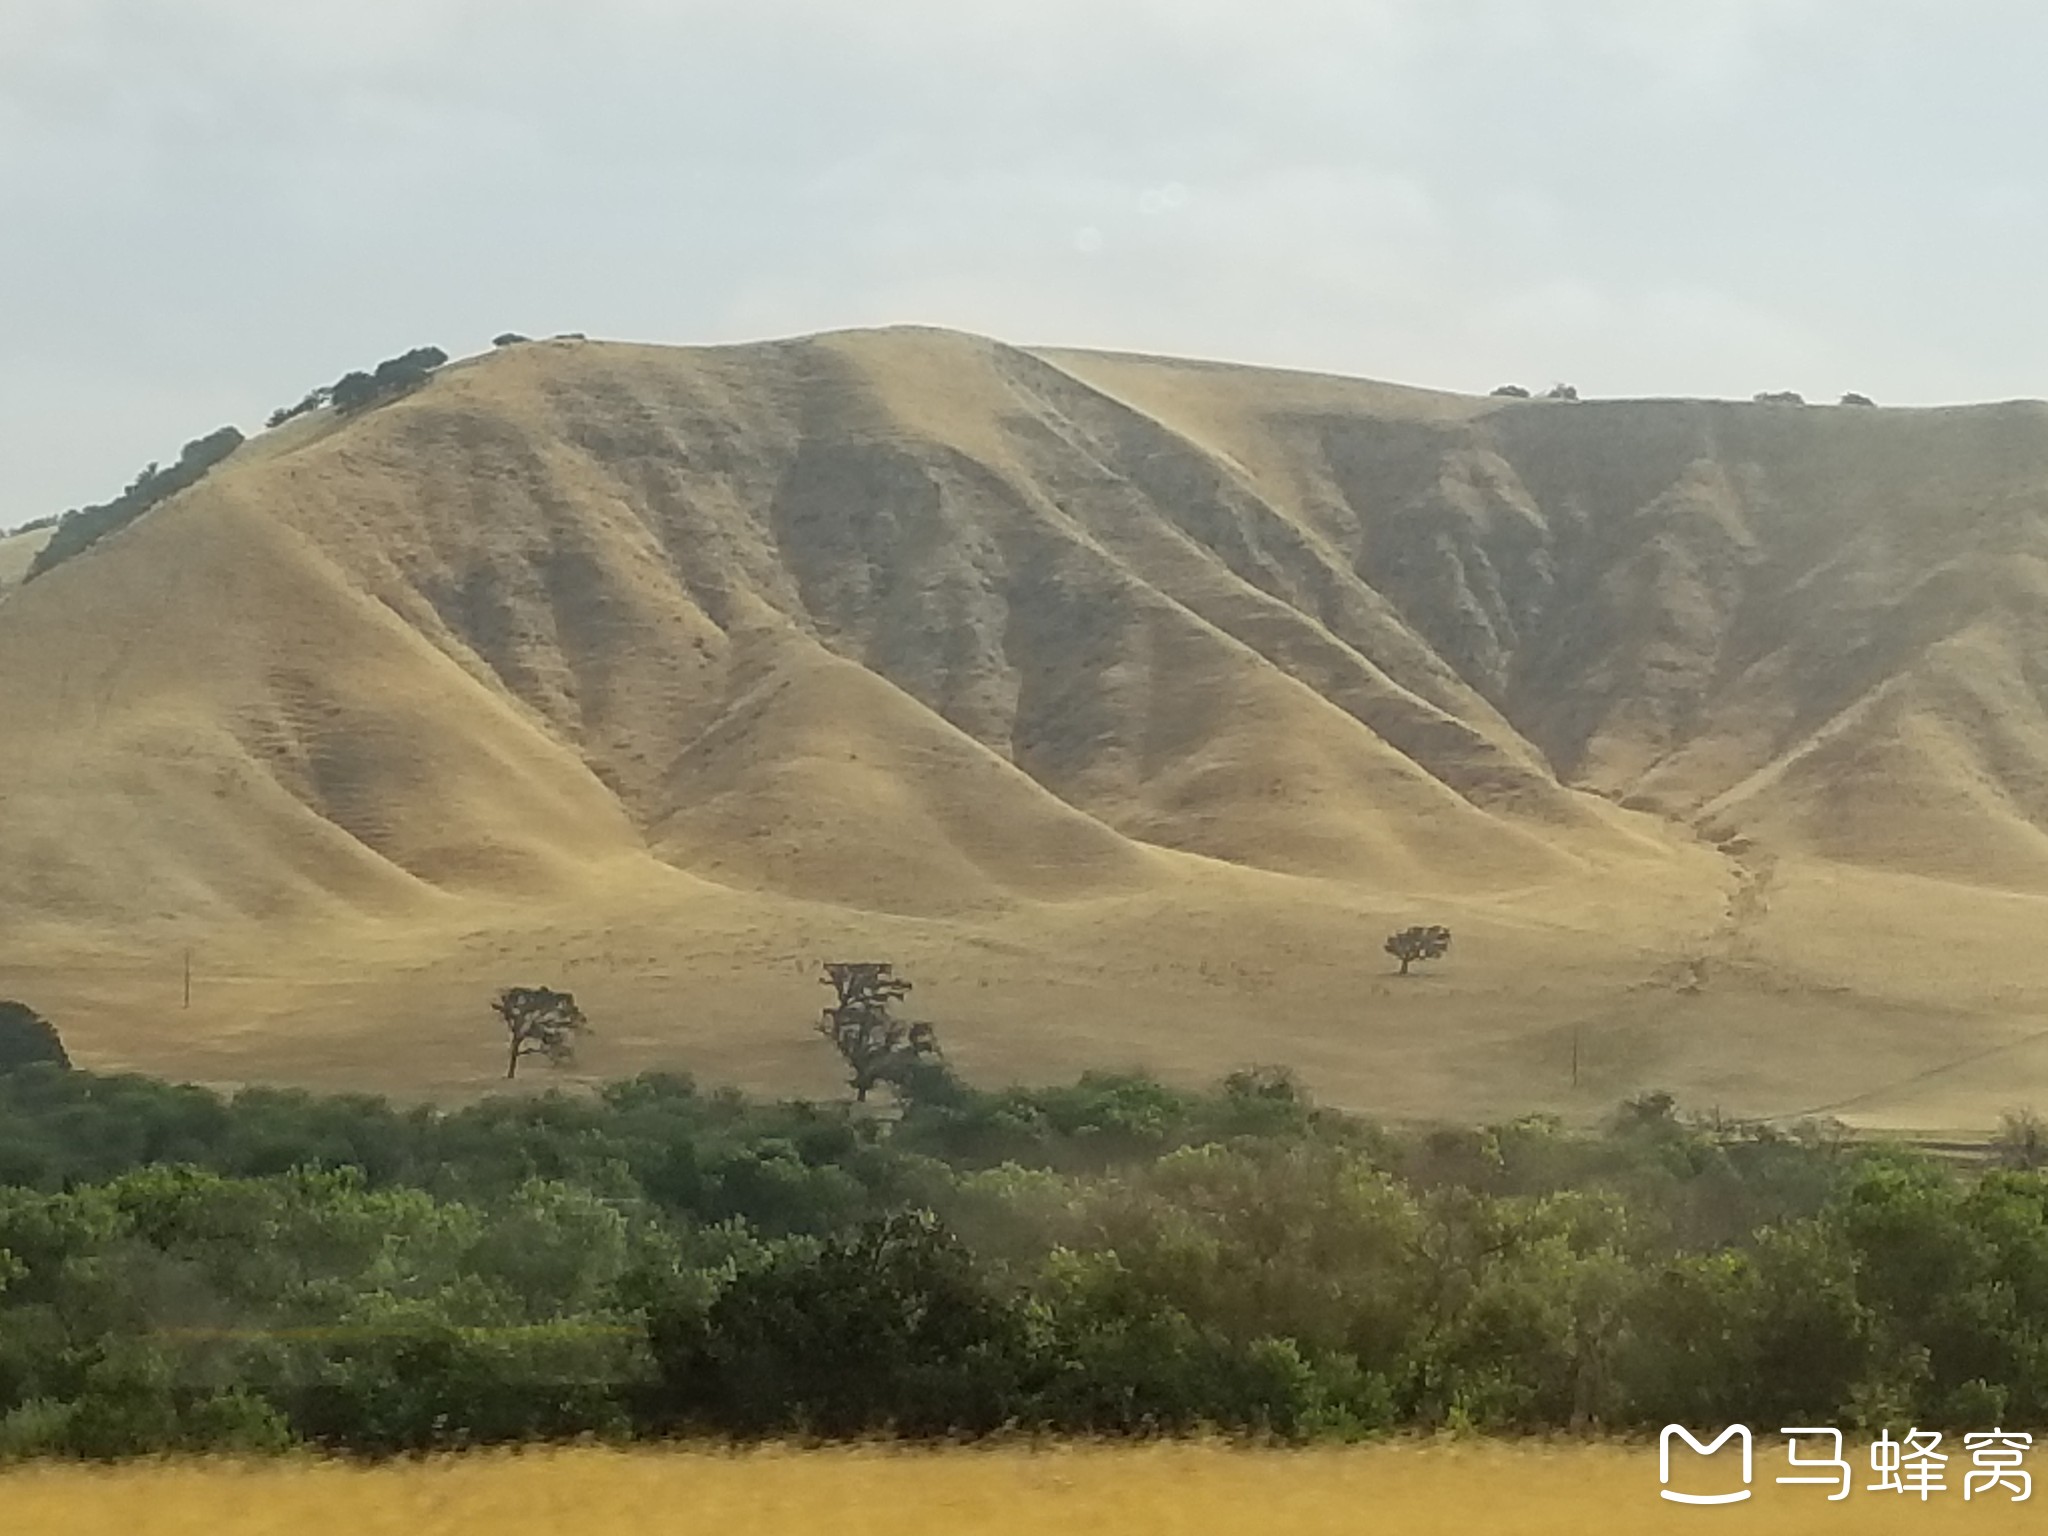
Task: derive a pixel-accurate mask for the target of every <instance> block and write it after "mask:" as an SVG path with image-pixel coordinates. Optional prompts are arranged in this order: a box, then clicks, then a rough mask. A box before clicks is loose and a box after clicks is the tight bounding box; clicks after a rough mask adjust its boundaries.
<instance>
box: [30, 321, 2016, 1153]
mask: <svg viewBox="0 0 2048 1536" xmlns="http://www.w3.org/2000/svg"><path fill="white" fill-rule="evenodd" d="M14 542H15V541H11V540H10V541H5V542H0V591H5V587H6V583H7V581H8V580H9V577H8V575H7V572H8V570H9V568H10V562H12V561H13V557H14V555H15V554H16V553H17V551H15V550H14V548H13V545H14ZM2043 656H2048V407H2043V406H2039V405H2032V404H2016V405H2005V406H1987V407H1976V408H1969V409H1960V410H1946V411H1891V410H1876V409H1863V408H1835V407H1818V408H1797V407H1789V406H1766V405H1748V404H1744V405H1734V404H1717V403H1707V402H1693V401H1631V402H1612V403H1606V402H1589V403H1586V404H1581V405H1567V404H1561V403H1552V402H1534V401H1509V400H1495V399H1472V398H1467V397H1462V396H1451V395H1442V394H1434V393H1428V392H1422V391H1415V390H1406V389H1400V388H1395V387H1392V386H1387V385H1380V384H1372V383H1367V382H1363V381H1358V380H1349V379H1337V378H1325V377H1317V376H1311V375H1302V374H1287V373H1278V372H1273V371H1264V370H1254V369H1247V368H1236V367H1228V366H1223V365H1216V364H1206V363H1192V362H1179V361H1168V360H1162V359H1151V358H1138V357H1127V356H1110V355H1103V354H1090V353H1076V352H1063V351H1036V352H1033V351H1026V350H1022V349H1019V348H1015V347H1010V346H1005V345H1002V344H999V343H996V342H992V341H987V340H983V339H979V338H975V337H969V336H963V335H957V334H953V333H947V332H940V331H928V330H914V329H904V330H891V331H881V332H862V333H849V334H841V335H831V336H824V337H818V338H810V339H803V340H796V341H787V342H777V343H769V344H763V345H756V346H746V347H730V348H710V349H676V348H657V347H639V346H622V345H611V344H595V343H580V342H569V341H562V342H549V343H535V344H529V345H523V346H516V347H511V348H507V349H504V350H502V351H499V352H496V353H493V354H492V355H490V356H487V357H484V358H479V359H475V360H472V361H470V362H466V363H462V364H458V365H455V366H453V367H450V368H448V369H446V370H444V371H443V372H442V373H441V374H440V375H439V376H438V377H436V378H435V379H434V380H433V381H432V382H431V383H430V384H429V385H427V386H426V387H425V388H423V389H420V390H418V391H416V392H415V393H413V394H411V395H409V396H407V397H405V398H403V399H401V400H398V401H396V402H394V403H391V404H388V405H385V406H382V407H379V408H377V409H374V410H371V411H369V412H367V413H364V414H362V415H360V416H356V417H352V418H349V419H346V420H336V419H334V417H333V416H332V414H331V413H330V412H326V411H322V412H319V413H315V414H314V415H312V416H309V417H305V418H301V419H299V420H296V421H294V422H291V423H289V424H288V425H286V426H284V427H282V428H279V429H277V430H275V431H272V432H270V433H267V434H265V435H263V436H261V437H259V438H257V439H255V440H254V441H252V442H251V443H249V444H248V445H247V446H245V447H244V448H243V449H242V450H241V451H240V452H239V453H237V454H236V455H235V456H234V457H233V458H232V459H231V460H229V461H228V462H227V463H226V464H225V465H223V466H221V467H220V468H218V469H217V470H215V471H214V472H213V474H211V475H210V476H209V477H208V478H207V479H206V480H204V481H202V482H201V483H200V484H199V485H198V486H196V487H194V488H193V489H191V490H189V491H187V492H185V493H184V494H182V495H180V496H178V497H176V498H175V499H173V500H172V501H171V502H169V503H167V504H166V505H165V506H163V507H162V508H160V509H158V510H156V511H154V512H152V513H150V514H149V515H147V516H146V517H144V518H143V519H141V520H140V521H139V522H138V523H136V524H135V525H134V526H133V527H131V528H129V529H127V530H125V531H123V532H121V533H119V534H117V535H115V536H113V537H111V538H109V539H107V540H106V541H105V542H104V543H103V544H101V545H100V546H98V547H97V548H95V549H93V550H91V551H89V552H87V553H86V554H84V555H81V556H79V557H77V558H75V559H72V560H70V561H68V562H67V563H65V564H64V565H62V566H60V567H58V568H57V569H56V570H54V571H52V572H50V573H49V574H47V575H45V576H43V577H40V578H38V579H37V580H36V581H34V582H32V583H30V584H28V585H26V586H24V587H19V588H18V589H16V590H13V591H11V592H6V595H5V596H4V598H0V720H5V721H6V729H5V731H4V732H0V796H4V798H0V925H4V926H0V992H10V993H18V994H20V995H23V996H25V997H28V998H29V999H30V1000H32V1001H34V1002H35V1003H36V1004H37V1005H38V1006H40V1007H42V1008H43V1009H44V1010H45V1011H46V1012H49V1013H51V1014H53V1015H55V1016H57V1017H58V1018H59V1019H60V1022H61V1023H62V1024H63V1025H64V1027H65V1028H66V1032H67V1036H68V1038H70V1039H71V1041H72V1042H73V1044H74V1048H75V1051H76V1054H78V1055H79V1056H80V1057H81V1058H82V1059H83V1060H85V1061H86V1062H88V1063H90V1064H94V1065H106V1066H117V1065H118V1066H133V1067H138V1068H143V1069H147V1070H152V1071H160V1072H166V1073H175V1074H178V1075H186V1076H195V1077H199V1078H202V1079H206V1080H213V1081H220V1082H236V1081H245V1080H257V1079H267V1080H290V1081H303V1082H313V1083H320V1084H325V1085H350V1086H367V1087H375V1088H378V1089H383V1090H389V1091H396V1092H404V1093H422V1094H429V1093H431V1094H456V1093H463V1092H470V1091H475V1090H478V1089H480V1088H484V1087H487V1086H488V1085H489V1083H490V1081H491V1078H492V1074H493V1072H494V1071H495V1070H496V1066H497V1062H496V1052H495V1049H494V1042H493V1040H492V1038H491V1036H492V1029H493V1027H494V1026H493V1021H492V1020H491V1018H490V1016H489V1014H488V1013H487V1012H486V1011H485V1008H484V1002H485V999H486V998H487V996H488V993H489V991H490V990H491V989H492V988H493V987H495V986H497V985H502V984H506V983H512V982H528V981H551V982H554V983H555V984H559V985H567V986H571V987H573V988H575V990H576V991H577V993H578V995H579V996H580V997H582V998H583V999H584V1001H585V1003H586V1005H587V1006H588V1007H589V1008H590V1010H591V1012H592V1014H593V1016H594V1018H595V1019H596V1021H597V1024H598V1027H599V1030H600V1031H601V1033H600V1035H599V1037H598V1039H597V1041H596V1042H594V1044H593V1046H592V1048H591V1050H590V1051H589V1052H588V1055H587V1061H586V1065H587V1068H588V1070H589V1071H591V1072H594V1073H604V1074H611V1073H616V1072H623V1071H631V1070H637V1069H639V1068H642V1067H648V1066H655V1065H664V1066H674V1067H683V1068H688V1069H691V1070H695V1071H697V1072H699V1073H700V1074H702V1075H704V1076H706V1077H711V1078H719V1079H735V1080H739V1081H742V1082H746V1083H749V1084H752V1085H755V1086H760V1087H770V1088H779V1089H787V1090H791V1091H801V1092H829V1091H831V1088H832V1085H833V1081H834V1074H833V1069H832V1063H831V1061H830V1057H829V1052H828V1051H826V1049H825V1047H824V1046H823V1045H822V1044H821V1043H819V1042H818V1041H816V1040H815V1039H814V1038H813V1037H811V1036H809V1035H808V1034H807V1033H806V1030H805V1025H806V1021H807V1019H808V1018H810V1017H813V1016H814V1015H815V1010H816V1007H817V1005H818V1003H819V1001H820V998H821V996H822V992H821V989H820V988H819V987H818V986H817V985H816V983H815V980H814V979H813V978H814V976H815V971H816V965H817V962H819V961H820V960H822V959H825V958H828V957H832V958H838V957H842V956H852V955H855V954H856V953H859V954H872V955H874V956H878V957H887V958H892V959H895V960H897V961H898V962H899V964H901V965H902V966H903V967H904V968H905V969H906V970H907V971H908V973H909V974H910V975H911V976H912V977H913V978H914V979H915V980H916V981H917V983H918V991H917V993H916V995H915V998H914V1001H916V1002H917V1003H919V1004H920V1005H921V1009H920V1011H921V1012H924V1013H926V1014H928V1015H929V1016H931V1017H933V1018H935V1019H937V1020H938V1021H939V1022H940V1023H941V1025H942V1031H943V1034H944V1037H945V1039H946V1040H947V1042H948V1044H949V1047H950V1048H951V1050H952V1052H953V1054H954V1055H955V1057H956V1059H957V1060H958V1062H959V1063H960V1065H961V1066H962V1067H963V1068H964V1069H965V1070H967V1071H968V1072H969V1073H970V1075H974V1076H985V1077H989V1078H1004V1077H1019V1076H1021V1077H1047V1076H1061V1075H1067V1074H1071V1073H1072V1072H1074V1071H1076V1070H1078V1069H1081V1068H1084V1067H1089V1066H1102V1067H1116V1066H1145V1067H1148V1068H1151V1069H1153V1070H1157V1071H1160V1072H1162V1073H1164V1074H1166V1075H1169V1076H1174V1077H1181V1078H1201V1077H1207V1076H1213V1075H1215V1074H1217V1073H1220V1072H1222V1071H1225V1070H1228V1069H1230V1068H1231V1067H1234V1066H1238V1065H1242V1064H1244V1063H1246V1062H1251V1061H1286V1062H1290V1063H1292V1064H1294V1065H1296V1066H1297V1067H1298V1068H1300V1069H1301V1070H1302V1071H1303V1073H1304V1074H1305V1075H1306V1076H1307V1078H1308V1079H1309V1081H1310V1082H1311V1084H1312V1085H1313V1086H1315V1087H1316V1088H1317V1089H1318V1090H1320V1091H1321V1092H1322V1093H1323V1094H1324V1095H1325V1096H1326V1097H1328V1098H1331V1099H1333V1100H1335V1101H1338V1102H1343V1103H1348V1104H1352V1105H1355V1106H1358V1107H1361V1108H1366V1109H1370V1110H1374V1111H1377V1112H1381V1113H1388V1114H1398V1115H1434V1114H1447V1115H1481V1114H1486V1115H1492V1114H1507V1113H1515V1112H1520V1111H1524V1110H1529V1109H1554V1110H1559V1111H1562V1112H1565V1113H1568V1114H1590V1113H1594V1112H1597V1111H1599V1110H1601V1109H1603V1108H1604V1107H1605V1106H1607V1105H1609V1104H1611V1103H1612V1102H1613V1101H1614V1100H1615V1099H1617V1098H1619V1097H1620V1096H1622V1095H1624V1094H1626V1093H1629V1092H1633V1091H1637V1090H1640V1089H1643V1088H1647V1087H1666V1088H1670V1089H1672V1090H1674V1091H1676V1092H1677V1093H1678V1094H1679V1095H1680V1096H1681V1097H1682V1098H1683V1099H1685V1100H1687V1101H1689V1102H1691V1103H1693V1104H1696V1105H1699V1106H1701V1107H1710V1106H1714V1105H1719V1106H1720V1107H1722V1108H1723V1109H1725V1110H1727V1111H1729V1112H1731V1113H1744V1114H1752V1113H1753V1114H1772V1115H1787V1114H1795V1113H1803V1112H1808V1111H1815V1110H1825V1111H1827V1112H1829V1113H1836V1114H1840V1115H1841V1116H1842V1117H1843V1118H1846V1119H1850V1120H1853V1121H1862V1122H1866V1123H1871V1124H1879V1125H1896V1126H1911V1127H1924V1128H1947V1127H1958V1128H1960V1127H1970V1126H1980V1125H1983V1124H1987V1123H1989V1121H1991V1120H1992V1119H1994V1118H1995V1116H1996V1114H1997V1113H1998V1111H1999V1110H2001V1109H2004V1108H2006V1107H2009V1106H2012V1105H2017V1104H2019V1103H2023V1102H2026V1101H2028V1100H2029V1099H2032V1100H2034V1101H2036V1102H2041V1103H2043V1104H2044V1105H2048V1023H2043V1022H2042V1020H2043V1015H2044V1012H2048V961H2044V960H2043V959H2042V958H2040V957H2039V955H2038V952H2037V948H2036V946H2035V945H2034V944H2032V943H2031V942H2030V940H2031V938H2032V935H2033V933H2034V932H2035V930H2036V929H2037V928H2038V927H2039V926H2040V925H2041V924H2042V922H2043V921H2044V919H2048V711H2044V705H2043V702H2042V692H2041V688H2042V676H2041V670H2040V669H2041V666H2042V662H2041V658H2042V657H2043ZM1411 921H1438V922H1445V923H1448V924H1449V925H1450V926H1451V927H1452V928H1453V929H1454V931H1455V932H1456V935H1457V939H1456V944H1455V947H1454V948H1453V950H1452V953H1451V955H1450V957H1449V959H1448V960H1447V961H1445V962H1443V963H1442V964H1441V965H1438V966H1436V967H1433V968H1426V969H1427V970H1428V974H1422V975H1418V976H1416V977H1413V978H1408V979H1405V980H1400V979H1396V978H1394V977H1392V976H1391V975H1390V974H1389V973H1390V971H1391V966H1390V965H1389V963H1388V962H1387V961H1386V959H1385V957H1384V956H1382V955H1381V954H1380V953H1379V941H1380V939H1381V937H1382V936H1383V935H1384V934H1385V933H1386V932H1387V930H1388V929H1389V928H1390V927H1391V926H1394V925H1397V924H1405V923H1407V922H1411ZM188 951H189V952H190V954H191V956H192V963H193V967H194V976H195V980H194V986H193V998H192V1003H191V1006H190V1007H189V1008H187V1007H185V1006H184V1005H183V998H182V988H183V982H182V973H183V968H184V964H185V956H186V954H187V952H188ZM1574 1056H1576V1058H1577V1061H1578V1081H1577V1083H1576V1084H1574V1082H1573V1081H1572V1062H1573V1059H1574Z"/></svg>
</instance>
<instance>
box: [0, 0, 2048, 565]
mask: <svg viewBox="0 0 2048 1536" xmlns="http://www.w3.org/2000/svg"><path fill="white" fill-rule="evenodd" d="M2044 80H2048V6H2044V5H2041V4H2039V3H2038V0H1968V3H1966V4H1959V3H1956V0H1940V3H1931V0H1926V3H1923V0H1019V3H1013V0H858V3H853V0H848V3H837V0H833V3H827V0H808V3H804V0H732V3H717V0H705V3H689V0H673V3H657V0H0V526H5V525H11V524H14V523H18V522H21V521H24V520H26V519H28V518H30V517H34V516H39V515H41V514H44V513H48V512H56V511H61V510H63V509H65V508H67V507H70V506H73V505H77V504H79V503H82V502H89V501H96V500H100V499H103V498H105V497H106V496H108V495H111V494H112V493H113V492H115V491H117V490H119V489H120V487H121V485H122V484H123V483H124V482H125V481H126V480H127V479H128V478H129V476H130V475H132V474H133V472H134V471H135V470H136V469H137V468H139V467H140V466H141V464H142V463H143V462H144V461H146V460H149V459H169V458H171V457H173V456H175V454H176V451H177V448H178V446H179V444H180V443H182V442H183V441H184V440H186V439H187V438H190V437H194V436H197V435H199V434H200V433H202V432H205V431H207V430H209V429H211V428H213V427H215V426H218V425H220V424H221V423H223V422H229V421H232V422H235V423H237V424H238V425H241V426H242V427H244V428H245V429H250V430H253V429H254V428H255V427H257V426H258V425H259V424H260V422H261V419H262V417H263V415H264V414H265V413H266V412H267V411H268V409H269V408H270V407H272V406H274V405H277V404H280V403H283V402H286V401H289V400H293V399H296V398H297V397H298V396H299V395H300V394H302V393H303V392H304V391H305V390H306V389H307V388H308V387H309V386H311V385H313V384H316V383H321V382H324V381H326V380H329V379H332V378H333V377H334V376H335V375H337V374H338V373H341V372H343V371H344V370H346V369H348V368H351V367H355V366H359V365H363V364H369V363H374V362H375V361H376V360H377V359H379V358H381V357H384V356H386V355H388V354H390V353H393V352H397V351H400V350H403V349H404V348H406V347H410V346H414V345H418V344H423V343H434V344H438V345H440V346H443V347H445V348H447V349H448V350H449V351H450V352H451V353H455V354H458V355H460V354H462V353H466V352H472V351H477V350H481V349H482V348H483V347H485V346H486V345H487V344H488V341H489V338H490V337H491V335H493V334H494V333H495V332H497V331H500V330H506V329H515V330H521V331H528V332H533V333H537V334H539V333H548V332H553V331H558V330H581V331H587V332H589V333H590V334H591V335H593V336H607V337H624V338H631V339H634V340H646V341H672V342H703V341H731V340H741V339H748V338H754V337H762V336H769V335H781V334H789V333H792V332H801V331H811V330H819V329H828V328H833V327H839V326H850V325H869V324H881V323H890V322H898V321H914V322H922V323H929V324H939V325H949V326H958V327H963V328H966V329H970V330H975V331H981V332H985V333H989V334H993V335H997V336H1001V337H1003V338H1005V339H1007V340H1012V341H1019V342H1026V343H1031V342H1041V343H1057V344H1066V345H1077V346H1095V347H1107V348H1129V349H1142V350H1149V351H1162V352H1173V353H1183V354H1191V355H1203V356H1213V357H1222V358H1231V359H1238V360H1244V361H1253V362H1264V363H1276V364H1283V365H1289V366H1296V367H1305V368H1318V369H1328V370H1333V371H1340V372H1347V373H1358V374H1365V375H1369V376H1373V377H1377V378H1386V379H1394V380H1400V381H1404V382H1411V383H1418V384H1429V385H1437V386H1443V387H1449V388H1455V389H1469V390H1475V391H1484V390H1486V389H1488V388H1490V387H1491V386H1493V385H1495V384H1498V383H1501V382H1503V381H1506V380H1517V381H1520V382H1523V383H1526V384H1529V385H1532V386H1536V387H1539V388H1540V387H1542V386H1544V385H1547V384H1549V383H1551V382H1553V381H1556V380H1560V379H1565V380H1570V381H1571V382H1573V383H1575V384H1577V385H1578V386H1579V388H1580V389H1581V390H1582V391H1583V392H1584V393H1586V394H1588V395H1624V394H1708V395H1732V396H1738V397H1742V398H1747V397H1748V396H1749V395H1750V394H1752V393H1754V392H1755V391H1757V390H1760V389H1796V390H1800V391H1802V392H1804V393H1805V394H1806V395H1807V396H1808V397H1809V398H1832V397H1833V396H1834V395H1837V394H1839V393H1840V392H1842V391H1843V390H1847V389H1857V390H1862V391H1865V392H1867V393H1870V394H1872V395H1874V396H1876V397H1877V398H1878V399H1879V400H1881V401H1883V402H1885V403H1928V402H1939V401H1953V400H1969V399H1987V398H2006V397H2012V396H2018V395H2026V396H2034V395H2048V302H2044V276H2048V190H2044V178H2048V169H2044V163H2048V162H2044V160H2043V145H2044V144H2048V90H2044V89H2043V83H2044Z"/></svg>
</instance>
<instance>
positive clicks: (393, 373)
mask: <svg viewBox="0 0 2048 1536" xmlns="http://www.w3.org/2000/svg"><path fill="white" fill-rule="evenodd" d="M500 344H501V345H502V343H500ZM447 361H448V354H447V353H446V352H443V351H442V350H441V349H440V348H439V347H414V348H413V349H412V350H411V351H410V352H401V353H400V354H399V355H398V356H397V357H387V358H385V359H384V361H383V362H381V363H379V364H378V365H377V366H376V367H375V368H374V369H372V370H371V371H369V372H367V373H365V372H364V371H362V370H361V369H356V370H354V371H352V372H349V373H344V374H343V375H342V376H341V377H340V378H338V379H336V380H335V381H334V382H333V383H332V384H323V385H321V386H320V387H319V388H318V389H314V390H309V391H308V392H307V393H306V395H305V396H304V397H303V398H302V399H300V400H299V401H298V403H297V404H295V405H281V406H279V407H278V408H277V409H276V410H274V411H272V412H271V413H270V415H269V417H268V418H267V419H266V420H265V422H264V425H266V426H270V427H281V426H283V425H284V424H285V423H286V422H288V421H291V420H293V419H294V418H295V417H299V416H304V415H306V414H307V413H308V412H310V411H317V410H319V409H320V407H322V406H323V405H331V406H333V407H334V408H335V410H337V411H340V412H343V413H344V414H346V413H349V412H354V411H361V410H367V409H368V408H369V407H371V406H373V405H381V404H382V403H384V402H385V401H387V400H395V399H397V398H398V397H399V396H400V395H403V394H406V393H408V392H409V391H411V390H414V389H417V388H419V386H420V385H422V384H424V383H426V381H427V380H428V379H430V378H432V377H433V375H434V372H435V370H436V369H438V368H440V367H441V366H442V365H443V364H445V363H446V362H447Z"/></svg>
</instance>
